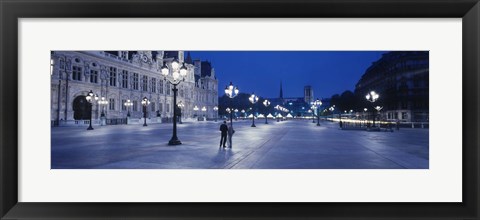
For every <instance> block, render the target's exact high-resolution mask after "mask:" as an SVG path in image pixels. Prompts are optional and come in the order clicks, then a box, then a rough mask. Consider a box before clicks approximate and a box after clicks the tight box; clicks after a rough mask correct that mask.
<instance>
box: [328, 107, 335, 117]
mask: <svg viewBox="0 0 480 220" xmlns="http://www.w3.org/2000/svg"><path fill="white" fill-rule="evenodd" d="M328 110H330V112H331V114H332V120H333V111H335V106H330V108H328Z"/></svg>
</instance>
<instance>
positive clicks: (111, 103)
mask: <svg viewBox="0 0 480 220" xmlns="http://www.w3.org/2000/svg"><path fill="white" fill-rule="evenodd" d="M108 109H109V110H115V99H109V100H108Z"/></svg>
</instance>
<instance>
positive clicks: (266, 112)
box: [263, 99, 270, 124]
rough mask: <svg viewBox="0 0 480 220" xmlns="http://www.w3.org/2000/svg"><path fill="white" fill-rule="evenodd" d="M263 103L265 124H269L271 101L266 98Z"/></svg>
mask: <svg viewBox="0 0 480 220" xmlns="http://www.w3.org/2000/svg"><path fill="white" fill-rule="evenodd" d="M263 105H264V106H265V124H268V119H267V118H268V117H267V114H268V109H267V108H268V106H270V101H268V100H266V99H265V101H263Z"/></svg>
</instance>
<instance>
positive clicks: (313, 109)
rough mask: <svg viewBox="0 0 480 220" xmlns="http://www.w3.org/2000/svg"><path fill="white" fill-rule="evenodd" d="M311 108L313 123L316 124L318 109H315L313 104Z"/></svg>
mask: <svg viewBox="0 0 480 220" xmlns="http://www.w3.org/2000/svg"><path fill="white" fill-rule="evenodd" d="M310 108H311V109H312V123H315V111H316V110H317V109H316V108H317V107H315V106H314V105H313V102H312V106H311V107H310Z"/></svg>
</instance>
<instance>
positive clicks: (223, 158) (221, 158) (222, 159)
mask: <svg viewBox="0 0 480 220" xmlns="http://www.w3.org/2000/svg"><path fill="white" fill-rule="evenodd" d="M233 154H234V153H233V152H232V148H223V147H219V148H218V152H217V154H216V155H215V157H214V158H213V161H214V162H215V163H216V164H217V165H224V164H225V163H227V161H228V160H229V159H230V158H231V157H232V156H233Z"/></svg>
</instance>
